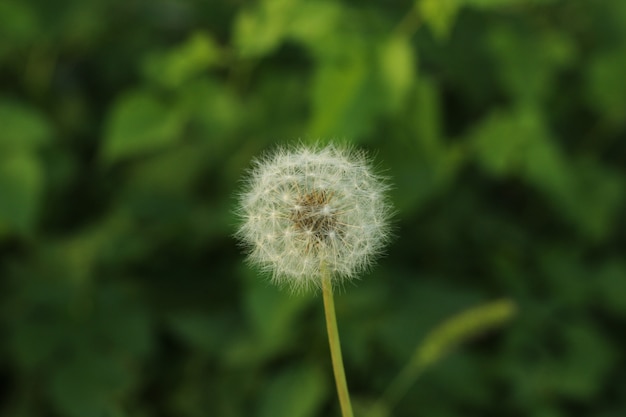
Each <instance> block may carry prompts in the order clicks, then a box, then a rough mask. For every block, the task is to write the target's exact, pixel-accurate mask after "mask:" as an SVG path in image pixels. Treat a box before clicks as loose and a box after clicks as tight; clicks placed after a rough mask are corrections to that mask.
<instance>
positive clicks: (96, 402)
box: [48, 352, 131, 417]
mask: <svg viewBox="0 0 626 417" xmlns="http://www.w3.org/2000/svg"><path fill="white" fill-rule="evenodd" d="M85 353H86V352H84V353H83V354H80V355H79V356H77V357H76V358H73V359H71V360H69V361H66V362H65V364H64V365H62V366H60V367H59V369H58V370H57V371H56V372H55V373H54V374H53V376H52V378H51V380H50V386H49V388H48V389H49V395H50V397H51V399H52V401H53V402H54V404H55V408H56V409H57V411H58V412H59V413H60V414H61V415H65V416H68V417H101V416H103V415H115V413H116V408H117V407H118V406H119V404H120V403H121V399H122V395H123V393H124V392H125V391H126V390H127V389H128V384H129V381H130V380H131V378H130V375H129V370H128V369H126V368H125V367H124V366H123V364H121V363H120V362H118V361H115V360H113V359H112V358H110V357H108V356H98V355H94V354H93V353H91V354H89V355H87V354H85Z"/></svg>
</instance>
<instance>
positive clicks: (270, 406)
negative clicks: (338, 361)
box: [257, 364, 328, 417]
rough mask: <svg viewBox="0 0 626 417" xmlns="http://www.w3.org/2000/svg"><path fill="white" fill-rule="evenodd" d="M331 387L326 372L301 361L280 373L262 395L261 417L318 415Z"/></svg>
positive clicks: (259, 409)
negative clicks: (299, 363)
mask: <svg viewBox="0 0 626 417" xmlns="http://www.w3.org/2000/svg"><path fill="white" fill-rule="evenodd" d="M327 391H328V388H327V386H326V379H325V378H324V375H323V373H322V372H321V371H320V370H319V369H318V368H317V367H314V366H311V365H308V364H302V365H299V366H297V367H292V368H289V369H287V370H285V371H283V372H281V373H280V374H279V375H278V376H276V377H275V378H273V379H272V380H271V381H269V382H268V384H267V388H266V389H265V390H264V392H263V393H262V395H261V403H260V405H259V408H258V413H257V416H259V417H313V416H315V415H318V411H319V409H320V408H321V406H322V403H323V402H324V400H325V399H326V396H327Z"/></svg>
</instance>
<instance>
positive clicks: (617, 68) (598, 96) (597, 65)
mask: <svg viewBox="0 0 626 417" xmlns="http://www.w3.org/2000/svg"><path fill="white" fill-rule="evenodd" d="M624 68H626V49H621V50H615V51H611V52H607V53H603V54H601V55H600V56H598V57H596V59H594V60H593V62H592V64H591V68H590V70H589V72H588V75H587V78H588V80H587V84H588V87H587V90H588V94H589V96H590V104H591V105H592V106H594V108H595V110H596V112H597V114H598V115H599V117H601V118H605V119H607V120H608V121H609V122H611V123H613V124H615V125H618V126H622V125H624V124H626V86H624V83H623V82H622V81H623V79H624Z"/></svg>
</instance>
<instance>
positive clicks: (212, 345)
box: [167, 312, 233, 353]
mask: <svg viewBox="0 0 626 417" xmlns="http://www.w3.org/2000/svg"><path fill="white" fill-rule="evenodd" d="M167 323H168V325H169V327H170V328H171V329H172V331H173V332H174V333H175V334H176V335H177V336H178V337H179V338H180V339H181V340H182V341H183V342H184V343H186V344H188V345H189V346H190V347H192V348H196V349H200V350H201V351H203V352H207V353H219V351H220V349H221V348H223V347H224V346H226V345H227V344H228V343H227V342H228V341H229V340H228V339H229V338H230V337H231V333H232V331H233V328H232V323H230V322H229V320H228V318H225V317H222V316H218V317H216V316H214V315H209V314H203V313H195V312H181V313H174V314H172V315H170V316H169V317H168V320H167Z"/></svg>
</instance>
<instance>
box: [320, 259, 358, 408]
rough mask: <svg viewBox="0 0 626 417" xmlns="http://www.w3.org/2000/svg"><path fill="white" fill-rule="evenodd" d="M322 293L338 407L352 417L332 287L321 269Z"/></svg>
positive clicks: (328, 277)
mask: <svg viewBox="0 0 626 417" xmlns="http://www.w3.org/2000/svg"><path fill="white" fill-rule="evenodd" d="M322 293H323V294H324V312H325V315H326V328H327V329H328V343H329V345H330V357H331V359H332V362H333V372H334V373H335V383H336V385H337V395H338V396H339V405H340V406H341V415H342V416H343V417H353V414H352V404H351V403H350V394H349V393H348V383H347V382H346V372H345V370H344V367H343V358H342V356H341V343H340V342H339V331H338V330H337V317H336V315H335V301H334V299H333V287H332V284H331V282H330V276H329V274H328V271H327V270H326V269H325V268H322Z"/></svg>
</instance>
